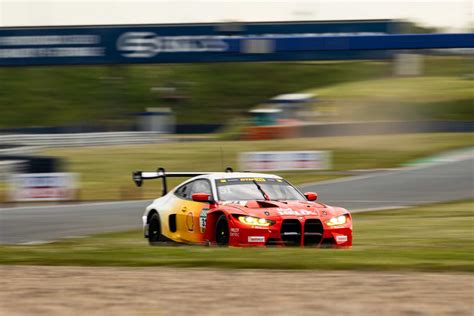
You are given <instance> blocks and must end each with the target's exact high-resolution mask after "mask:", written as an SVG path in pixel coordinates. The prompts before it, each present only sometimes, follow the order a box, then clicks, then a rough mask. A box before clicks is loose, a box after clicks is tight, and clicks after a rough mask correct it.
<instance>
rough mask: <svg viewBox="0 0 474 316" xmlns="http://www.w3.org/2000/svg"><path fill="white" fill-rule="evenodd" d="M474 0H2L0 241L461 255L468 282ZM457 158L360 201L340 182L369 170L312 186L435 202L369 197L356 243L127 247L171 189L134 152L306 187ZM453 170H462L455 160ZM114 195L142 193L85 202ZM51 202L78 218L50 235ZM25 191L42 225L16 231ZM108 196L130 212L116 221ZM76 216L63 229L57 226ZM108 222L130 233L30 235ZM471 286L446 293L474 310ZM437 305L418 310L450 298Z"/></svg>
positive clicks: (260, 262)
mask: <svg viewBox="0 0 474 316" xmlns="http://www.w3.org/2000/svg"><path fill="white" fill-rule="evenodd" d="M473 10H474V2H473V1H471V0H451V1H447V0H446V1H429V0H426V1H421V0H415V1H394V0H393V1H392V0H380V1H358V0H354V1H349V0H345V1H329V0H317V1H277V2H275V1H264V0H261V1H120V2H116V1H10V0H0V204H1V205H2V207H3V208H5V209H4V210H2V212H3V213H0V222H1V224H2V225H1V226H0V229H1V230H2V231H3V233H2V231H0V233H1V234H0V237H1V238H0V242H1V243H5V244H14V245H9V246H1V247H0V251H2V252H3V254H4V257H3V259H1V258H0V262H2V263H7V264H18V263H22V264H25V263H26V264H46V265H50V264H52V265H62V264H65V265H125V266H126V265H138V266H142V265H145V266H148V265H178V266H181V265H186V266H213V267H215V266H220V267H222V266H223V267H233V268H235V267H238V268H239V267H244V268H261V267H263V266H265V264H270V263H272V264H273V262H276V261H278V262H279V264H276V266H275V267H276V268H282V269H299V268H304V269H308V268H309V269H328V266H332V267H335V268H337V269H348V270H352V269H356V270H357V269H369V270H371V269H375V270H386V269H388V270H391V271H412V270H415V271H427V270H428V271H444V272H446V271H455V272H461V273H466V274H468V277H467V278H466V280H468V281H469V280H472V275H471V274H469V273H472V266H473V265H472V262H473V257H472V250H473V240H472V224H473V222H472V216H473V214H472V209H473V207H472V206H473V205H472V196H473V180H472V179H473V177H472V174H473V169H474V168H473V163H472V158H473V157H472V146H473V140H474V139H473V134H472V132H473V131H474V81H473V80H474V55H473V45H474V44H473V43H474V40H473V30H474V22H473ZM311 45H312V46H311ZM298 155H299V156H298ZM301 155H303V156H301ZM288 157H289V158H288ZM302 157H303V158H302ZM465 161H468V163H467V164H466V163H465ZM458 162H462V163H463V164H462V165H459V166H458V165H456V168H457V169H456V168H454V167H453V168H454V169H453V170H457V171H455V172H451V169H443V170H439V172H437V173H436V172H435V171H433V173H431V171H430V173H428V172H426V173H420V174H416V176H413V177H414V178H416V181H417V182H416V183H415V182H413V183H412V182H410V183H412V184H413V185H415V186H418V185H419V186H420V191H423V190H424V193H423V194H424V195H423V198H418V200H417V199H416V195H417V194H416V192H413V190H412V191H411V196H409V195H408V193H407V192H404V193H403V194H404V195H403V194H402V191H400V192H398V191H392V192H391V193H390V194H388V193H387V192H388V191H390V190H391V188H392V187H391V186H390V185H389V184H390V183H391V182H392V180H391V179H390V177H386V178H384V179H385V180H383V181H384V182H383V183H382V184H376V183H373V184H372V183H367V184H364V185H365V188H366V189H367V191H366V192H369V193H370V194H367V195H364V196H362V195H359V196H356V197H354V196H352V200H350V199H349V198H346V199H345V198H344V197H342V195H345V193H348V192H349V191H353V192H355V193H357V194H359V193H360V192H359V191H355V187H350V188H346V187H340V188H339V187H338V188H335V187H331V186H325V183H330V182H322V183H321V184H320V186H318V185H317V184H316V185H315V186H313V187H314V188H317V189H318V190H319V189H320V190H321V192H323V194H320V195H319V197H320V199H321V201H323V202H324V201H328V202H336V203H339V204H340V205H342V206H345V207H347V208H349V209H350V210H354V211H355V213H356V212H357V211H363V210H368V209H370V210H374V209H378V208H396V207H400V206H402V207H412V206H414V205H418V204H430V205H429V206H424V207H425V208H423V207H421V209H420V210H418V209H416V210H417V211H419V213H416V214H420V215H419V217H416V215H413V214H415V213H414V212H409V211H406V210H401V211H399V212H398V213H397V212H396V211H393V213H384V212H382V213H378V214H380V215H373V214H372V213H361V214H360V215H355V217H354V218H355V224H354V225H355V227H356V232H357V233H356V234H355V237H354V240H355V241H354V248H355V249H358V250H354V251H356V252H352V253H351V252H349V258H348V257H342V256H344V255H341V253H336V252H331V250H324V251H323V253H322V254H321V253H316V254H311V255H308V254H307V253H301V252H297V251H295V250H289V251H287V252H284V251H283V250H282V251H281V252H268V257H265V256H262V255H260V254H259V253H258V252H248V253H236V252H234V250H232V249H231V250H225V251H221V250H216V251H217V252H216V253H213V254H212V255H209V254H207V253H203V252H200V250H189V249H187V248H183V249H178V250H176V249H175V250H170V249H158V250H156V251H155V252H153V253H152V254H150V257H147V258H146V259H145V258H143V257H141V256H140V255H137V253H135V252H133V253H132V252H130V251H131V250H130V249H129V248H130V245H133V247H136V248H135V249H138V250H136V251H139V252H140V251H141V252H142V253H143V252H147V253H148V251H149V250H148V248H144V247H145V242H144V241H143V240H141V239H140V238H141V236H140V232H139V231H138V229H139V226H140V224H139V220H140V215H141V212H142V210H143V208H142V206H143V205H146V203H145V202H142V201H143V200H146V201H149V200H150V199H152V198H156V197H158V196H159V194H160V183H147V185H145V186H144V187H142V188H136V187H135V186H134V184H133V182H132V179H131V172H132V171H134V170H143V171H154V170H156V169H157V168H158V167H164V168H166V169H167V170H172V171H223V170H224V169H225V168H226V167H227V166H232V167H234V169H237V170H239V169H240V170H256V171H264V172H271V173H277V174H279V175H281V176H284V177H285V178H287V179H288V180H290V181H291V182H292V183H294V184H295V185H297V186H300V187H301V188H307V187H308V185H307V184H308V183H311V184H313V183H316V182H320V181H329V180H334V179H339V180H342V181H344V179H350V178H349V177H353V176H361V175H362V176H366V175H372V174H373V173H376V172H385V171H387V170H390V171H394V170H395V171H397V170H398V171H400V170H408V169H409V168H414V169H416V168H424V167H428V166H432V165H443V166H448V165H449V164H450V163H453V164H455V163H458ZM453 166H454V165H453ZM429 170H431V169H429ZM459 170H461V171H460V172H459ZM456 172H458V173H459V174H464V177H462V176H460V177H461V178H462V179H461V178H456V177H457V176H456V177H453V178H450V177H449V176H447V174H456V175H457V174H458V173H456ZM348 181H352V180H348ZM400 181H401V182H400V183H403V181H408V180H405V178H403V179H401V180H400ZM410 181H411V180H410ZM443 181H444V182H443ZM435 183H442V184H443V187H442V189H440V191H436V190H437V189H436V188H438V187H436V185H435ZM174 184H177V182H171V183H170V185H174ZM385 184H386V185H385ZM455 184H457V185H455ZM423 185H424V186H423ZM421 186H423V188H421ZM399 187H400V188H401V187H403V185H402V184H401V185H400V186H399ZM388 188H390V190H389V189H388ZM430 190H433V191H432V194H430ZM444 191H445V192H450V195H449V196H446V197H445V195H444V193H443V192H444ZM361 192H362V191H361ZM385 194H387V195H385ZM428 196H432V197H434V198H433V199H432V198H425V197H428ZM378 197H380V199H385V200H384V201H383V202H384V203H379V202H381V201H380V200H378V199H377V198H378ZM393 199H395V200H396V201H392V200H393ZM103 201H127V203H129V201H137V202H136V203H142V204H143V205H142V204H123V205H130V206H127V207H125V206H123V207H122V206H113V207H112V206H110V207H109V206H107V207H109V208H108V209H107V211H104V210H103V209H102V206H97V207H95V206H94V207H93V208H94V211H93V212H92V211H91V209H88V210H86V209H84V210H83V209H82V208H81V206H80V205H79V206H78V207H76V206H77V205H78V204H76V203H84V204H83V205H86V204H85V203H86V202H103ZM453 201H454V202H453ZM435 202H443V203H447V202H449V203H450V204H446V205H444V204H443V205H444V206H442V207H440V206H436V205H437V204H436V203H435ZM133 203H135V202H133ZM431 203H435V204H434V205H431ZM53 204H59V205H60V206H61V205H65V206H66V207H68V206H69V205H70V204H71V205H72V206H71V208H67V210H68V212H69V213H68V212H66V211H64V212H62V210H63V209H57V210H61V212H62V213H63V215H64V214H66V215H67V214H72V213H73V211H74V210H75V211H74V212H76V215H78V216H79V217H78V218H80V219H79V220H78V219H77V218H75V219H74V225H73V224H71V223H72V221H73V219H72V218H71V219H67V216H69V215H67V216H66V215H64V216H63V217H57V215H54V218H55V219H56V221H55V222H54V223H55V224H54V225H51V226H44V227H43V228H44V229H43V230H42V231H41V234H40V230H41V228H39V227H40V226H41V222H42V218H43V219H44V217H41V216H43V215H39V214H41V212H39V210H41V209H43V210H45V211H44V212H45V213H44V216H46V215H47V214H46V213H47V212H49V207H50V206H52V205H53ZM107 205H108V204H107ZM111 205H118V204H111ZM35 206H40V208H37V209H36V208H34V207H35ZM57 206H58V205H54V207H57ZM61 207H62V206H61ZM439 208H441V209H442V210H443V212H441V213H440V212H439V211H440V209H439ZM25 209H26V210H29V211H28V212H30V213H31V215H29V216H33V217H30V219H31V218H35V219H34V222H35V223H39V224H38V226H35V229H37V232H36V231H34V230H31V231H28V229H25V230H23V229H21V230H17V231H14V230H13V229H10V228H11V227H19V226H18V225H20V224H21V223H24V219H23V218H22V217H21V216H20V215H21V213H18V212H19V211H22V210H23V211H24V210H25ZM450 209H452V210H453V211H452V212H458V214H459V218H457V219H456V218H454V219H453V218H451V213H449V212H448V211H447V210H450ZM51 210H54V208H52V209H51ZM64 210H66V209H64ZM82 211H83V213H81V212H82ZM106 212H110V214H116V218H120V217H121V218H122V219H121V220H117V222H116V223H115V224H114V223H111V222H110V221H109V220H108V218H109V217H107V216H108V215H107V216H106V214H109V213H106ZM114 212H115V213H114ZM2 214H3V215H2ZM9 214H10V215H11V216H10V215H9ZM19 214H20V215H19ZM23 214H26V213H23ZM28 214H29V213H28ZM81 214H82V215H81ZM50 215H51V214H50ZM34 216H37V217H34ZM71 216H72V215H71ZM111 216H112V215H111ZM358 216H359V217H358ZM377 216H378V217H377ZM430 216H433V217H432V220H433V221H431V220H425V218H426V217H429V218H431V217H430ZM440 216H441V218H442V221H443V222H442V223H440V222H439V221H438V220H435V219H434V218H438V217H440ZM2 217H3V219H2ZM415 217H416V219H415ZM59 218H61V219H59ZM60 220H64V221H66V222H67V221H69V223H60V222H59V221H60ZM32 221H33V220H32ZM358 221H359V222H358ZM417 221H423V223H424V224H423V225H422V226H421V227H420V226H417V225H415V224H414V222H417ZM43 222H46V220H43ZM56 222H57V223H56ZM43 224H44V223H43ZM62 224H65V225H66V226H67V225H69V226H67V227H68V230H64V231H61V229H59V228H57V229H56V228H55V227H61V225H62ZM33 225H34V224H33ZM55 225H58V226H55ZM81 225H82V226H81ZM400 227H403V229H401V228H400ZM449 227H456V229H452V230H451V229H449ZM9 229H10V230H9ZM126 229H129V230H130V229H133V231H132V232H127V233H121V231H123V230H126ZM55 230H56V232H54V231H55ZM18 231H20V232H18ZM106 231H120V233H114V234H116V235H113V234H111V235H101V236H100V237H90V239H87V238H86V239H85V240H82V241H81V240H79V241H71V244H67V247H65V248H64V247H63V246H64V244H61V242H57V243H53V244H49V245H42V246H19V245H18V244H24V243H26V244H29V243H32V242H33V243H36V242H38V241H39V243H42V241H44V240H47V241H51V240H56V239H59V238H63V237H71V236H75V235H89V234H92V233H101V232H106ZM10 232H11V234H12V235H9V234H10ZM35 234H36V235H35ZM440 235H442V236H444V237H445V239H440V237H439V236H440ZM374 240H378V241H377V242H375V241H374ZM65 243H68V242H65ZM58 245H59V246H58ZM384 245H389V246H390V247H391V249H392V252H387V251H386V250H385V246H384ZM84 246H88V247H84ZM410 247H411V248H410ZM419 247H421V248H422V249H421V248H419ZM250 251H252V250H250ZM397 251H399V252H397ZM424 251H426V252H424ZM431 251H432V252H431ZM395 252H396V253H395ZM173 253H174V255H175V257H173V255H172V254H173ZM469 253H470V254H469ZM51 254H54V255H51ZM96 256H97V257H96ZM209 256H210V257H209ZM370 256H372V257H376V258H378V261H377V260H375V261H376V262H375V261H374V262H368V261H367V260H366V258H367V257H370ZM91 258H99V259H97V261H96V260H93V259H91ZM291 258H299V260H300V263H297V262H295V261H294V260H292V259H291ZM271 260H276V261H271ZM318 262H319V263H322V264H316V263H318ZM324 263H326V264H327V266H326V267H325V268H322V267H321V266H322V265H324ZM427 279H428V280H432V279H433V278H431V277H427ZM466 287H467V288H468V289H469V285H468V284H467V285H466ZM461 288H463V287H461ZM463 289H464V288H463ZM470 289H471V290H472V284H471V288H470ZM453 291H454V290H453ZM449 293H450V294H452V293H454V292H452V291H451V292H449ZM5 297H6V296H5ZM455 297H456V295H454V294H453V299H455ZM471 298H472V295H471ZM458 300H459V302H458V301H456V304H457V305H456V304H454V305H455V306H457V307H456V308H458V309H454V310H442V311H443V312H453V311H454V313H456V312H459V313H460V314H463V313H465V314H469V311H470V312H472V301H471V304H468V303H466V299H465V298H462V297H461V296H458ZM389 301H390V300H389ZM396 301H397V300H392V301H391V303H393V304H395V303H394V302H396ZM398 301H400V300H398ZM33 303H34V302H33ZM33 303H32V304H33ZM50 303H51V302H50V301H48V302H47V303H46V304H50ZM391 303H390V304H391ZM51 304H52V303H51ZM436 304H437V303H436V302H435V303H433V302H428V303H426V305H420V306H418V307H416V308H415V310H418V311H419V310H421V311H424V312H426V313H427V314H431V313H433V314H436V312H437V311H439V310H437V309H436V306H437V305H436ZM25 306H28V305H25ZM393 306H395V305H393ZM423 306H424V307H426V306H430V308H432V307H433V306H435V308H433V309H429V308H428V309H426V310H423V308H424V307H423ZM459 306H462V307H459ZM102 307H103V306H102ZM103 308H105V307H103ZM332 308H334V307H332ZM394 308H395V307H394ZM5 310H6V311H9V312H12V311H15V307H13V306H10V305H9V306H7V307H5ZM18 311H20V312H19V313H20V314H22V313H26V314H28V313H29V312H30V311H31V310H28V309H26V307H25V309H24V310H16V312H18ZM40 311H41V310H40ZM46 311H47V309H46ZM60 311H63V310H60ZM65 311H67V309H66V310H65ZM109 311H110V310H109ZM173 311H174V310H168V312H173ZM329 311H331V308H329ZM332 311H334V309H333V310H332ZM359 311H360V310H359ZM370 311H371V312H372V313H377V312H380V310H376V309H373V310H370ZM395 311H398V312H400V310H396V309H395ZM43 312H44V310H43ZM178 312H179V311H178ZM181 312H182V311H181ZM301 312H303V310H301ZM336 312H343V310H337V309H336ZM344 312H347V311H344ZM353 312H354V311H353ZM392 312H393V310H392ZM402 312H403V311H402ZM355 314H357V311H356V313H355Z"/></svg>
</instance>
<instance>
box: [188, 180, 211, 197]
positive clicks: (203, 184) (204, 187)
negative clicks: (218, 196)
mask: <svg viewBox="0 0 474 316" xmlns="http://www.w3.org/2000/svg"><path fill="white" fill-rule="evenodd" d="M191 184H192V187H191V191H190V192H189V198H191V196H192V195H193V194H194V193H207V194H210V195H212V191H211V183H210V182H209V181H207V180H196V181H194V182H192V183H191Z"/></svg>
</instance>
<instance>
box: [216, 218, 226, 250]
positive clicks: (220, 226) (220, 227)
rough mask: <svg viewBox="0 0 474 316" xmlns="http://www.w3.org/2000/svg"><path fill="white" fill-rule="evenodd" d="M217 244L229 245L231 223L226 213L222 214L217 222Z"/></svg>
mask: <svg viewBox="0 0 474 316" xmlns="http://www.w3.org/2000/svg"><path fill="white" fill-rule="evenodd" d="M216 244H217V246H228V245H229V223H228V222H227V218H226V216H225V214H222V215H221V216H220V217H219V218H218V219H217V222H216Z"/></svg>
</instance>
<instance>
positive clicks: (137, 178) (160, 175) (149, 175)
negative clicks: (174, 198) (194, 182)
mask: <svg viewBox="0 0 474 316" xmlns="http://www.w3.org/2000/svg"><path fill="white" fill-rule="evenodd" d="M233 171H234V170H233V169H232V168H231V167H227V168H226V169H225V172H233ZM212 173H215V172H166V171H165V169H164V168H158V170H157V171H134V172H133V173H132V179H133V182H135V185H136V186H137V187H141V186H142V184H143V180H151V179H162V180H163V182H162V183H163V185H162V194H163V195H165V194H167V193H168V185H167V181H166V179H167V178H176V177H182V178H191V177H197V176H201V175H205V174H212Z"/></svg>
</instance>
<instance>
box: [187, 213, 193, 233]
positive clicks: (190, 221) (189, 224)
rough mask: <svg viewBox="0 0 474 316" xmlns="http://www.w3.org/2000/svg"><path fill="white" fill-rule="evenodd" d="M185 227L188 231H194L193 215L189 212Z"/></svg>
mask: <svg viewBox="0 0 474 316" xmlns="http://www.w3.org/2000/svg"><path fill="white" fill-rule="evenodd" d="M186 227H187V228H188V230H189V231H193V230H194V214H193V212H189V213H188V215H186Z"/></svg>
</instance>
